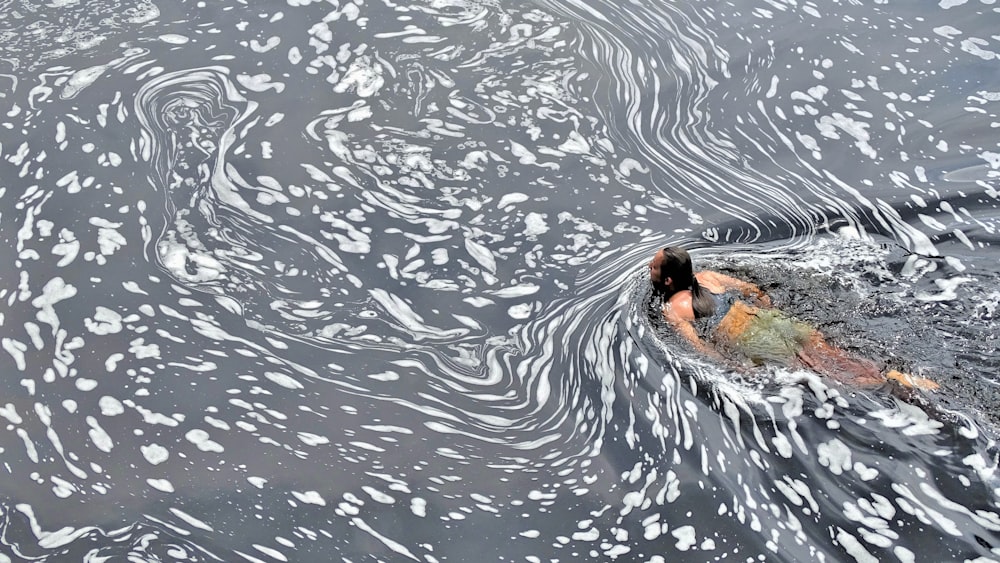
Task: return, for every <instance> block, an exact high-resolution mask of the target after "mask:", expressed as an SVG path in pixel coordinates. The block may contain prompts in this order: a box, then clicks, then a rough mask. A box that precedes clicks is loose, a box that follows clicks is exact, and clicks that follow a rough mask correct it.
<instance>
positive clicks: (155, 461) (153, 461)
mask: <svg viewBox="0 0 1000 563" xmlns="http://www.w3.org/2000/svg"><path fill="white" fill-rule="evenodd" d="M139 451H141V452H142V457H144V458H146V461H147V462H149V464H150V465H159V464H161V463H163V462H164V461H167V459H168V458H169V457H170V452H169V451H168V450H167V448H164V447H163V446H161V445H159V444H150V445H148V446H139Z"/></svg>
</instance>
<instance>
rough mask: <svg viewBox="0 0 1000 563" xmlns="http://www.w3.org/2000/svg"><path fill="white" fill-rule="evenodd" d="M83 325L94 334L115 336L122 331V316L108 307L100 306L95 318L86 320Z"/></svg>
mask: <svg viewBox="0 0 1000 563" xmlns="http://www.w3.org/2000/svg"><path fill="white" fill-rule="evenodd" d="M83 324H84V325H85V326H86V327H87V330H89V331H90V332H92V333H94V334H99V335H107V334H115V333H118V332H121V330H122V316H121V315H119V314H118V313H116V312H115V311H112V310H111V309H108V308H107V307H101V306H98V307H97V312H96V313H94V317H93V318H92V319H91V318H89V317H88V318H86V319H84V320H83Z"/></svg>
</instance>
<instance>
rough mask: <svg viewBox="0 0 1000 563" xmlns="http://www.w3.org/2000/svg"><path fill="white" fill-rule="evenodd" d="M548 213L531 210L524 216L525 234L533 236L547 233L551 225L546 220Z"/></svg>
mask: <svg viewBox="0 0 1000 563" xmlns="http://www.w3.org/2000/svg"><path fill="white" fill-rule="evenodd" d="M545 217H546V215H544V214H542V213H535V212H531V213H528V214H527V215H526V216H525V217H524V225H525V229H524V234H525V236H529V237H533V236H538V235H542V234H545V233H547V232H548V231H549V225H548V223H546V222H545Z"/></svg>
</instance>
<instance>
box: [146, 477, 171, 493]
mask: <svg viewBox="0 0 1000 563" xmlns="http://www.w3.org/2000/svg"><path fill="white" fill-rule="evenodd" d="M146 483H148V484H149V486H150V487H153V488H154V489H156V490H158V491H161V492H164V493H172V492H174V485H173V484H172V483H171V482H170V481H168V480H166V479H146Z"/></svg>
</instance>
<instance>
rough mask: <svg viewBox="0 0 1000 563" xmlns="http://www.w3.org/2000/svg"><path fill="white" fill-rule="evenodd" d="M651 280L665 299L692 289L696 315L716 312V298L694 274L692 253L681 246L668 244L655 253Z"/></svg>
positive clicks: (651, 266) (650, 272) (692, 302)
mask: <svg viewBox="0 0 1000 563" xmlns="http://www.w3.org/2000/svg"><path fill="white" fill-rule="evenodd" d="M649 281H650V283H651V284H652V286H653V290H654V291H656V292H657V293H659V294H660V295H662V296H663V300H664V301H666V300H668V299H670V297H671V296H673V294H675V293H677V292H678V291H683V290H685V289H687V290H690V291H691V305H692V307H693V308H694V314H695V317H707V316H711V315H712V313H713V312H715V302H714V300H713V299H712V297H711V296H710V295H709V293H708V292H707V291H705V290H703V289H702V288H701V286H700V285H699V284H698V278H696V277H695V275H694V266H693V265H692V264H691V255H690V254H688V251H687V250H684V249H683V248H681V247H679V246H668V247H666V248H664V249H662V250H658V251H657V252H656V254H654V255H653V259H652V260H650V262H649Z"/></svg>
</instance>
